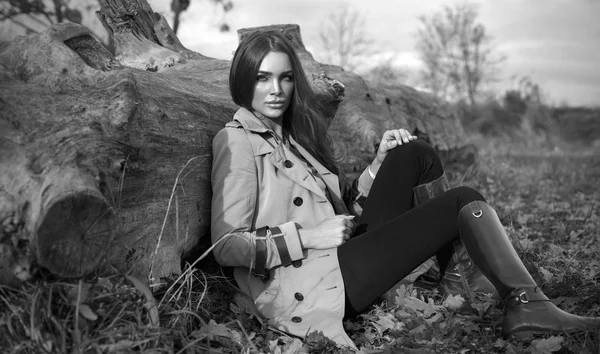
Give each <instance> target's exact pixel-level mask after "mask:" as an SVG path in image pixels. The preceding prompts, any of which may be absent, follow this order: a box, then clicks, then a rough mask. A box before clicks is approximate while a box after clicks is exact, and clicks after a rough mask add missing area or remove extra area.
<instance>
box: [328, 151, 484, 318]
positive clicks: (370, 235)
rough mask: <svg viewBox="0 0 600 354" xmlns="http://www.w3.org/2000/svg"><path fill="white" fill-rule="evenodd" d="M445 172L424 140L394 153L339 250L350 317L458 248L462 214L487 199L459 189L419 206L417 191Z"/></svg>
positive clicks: (462, 188) (379, 175)
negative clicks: (415, 198) (426, 264)
mask: <svg viewBox="0 0 600 354" xmlns="http://www.w3.org/2000/svg"><path fill="white" fill-rule="evenodd" d="M442 173H443V168H442V164H441V162H440V159H439V157H438V155H437V153H436V152H435V150H434V149H433V148H432V147H431V146H430V145H428V144H427V143H425V142H423V141H421V140H415V141H413V142H410V143H408V144H403V145H401V146H398V147H396V148H394V149H392V150H391V151H389V152H388V155H387V156H386V158H385V160H384V162H383V164H382V165H381V167H380V169H379V171H378V173H377V178H376V179H375V181H374V182H373V186H372V188H371V191H370V192H369V196H368V198H367V201H366V204H365V207H364V210H363V213H362V215H361V217H360V219H359V221H358V226H357V228H356V231H355V233H354V235H353V237H352V238H351V239H350V240H348V241H347V242H346V243H344V244H343V245H342V246H340V247H339V248H338V258H339V262H340V268H341V272H342V277H343V279H344V285H345V287H346V300H347V302H349V304H347V306H346V308H347V314H346V315H350V316H351V315H353V314H355V313H359V312H362V311H364V310H365V309H367V308H368V307H369V306H370V305H371V304H373V302H374V301H375V300H377V299H378V298H379V297H380V296H381V295H383V294H384V293H385V292H386V291H387V290H389V289H390V288H391V287H392V286H394V285H395V284H396V283H398V282H399V281H400V280H402V279H403V278H404V277H405V276H407V275H408V274H410V272H411V271H412V270H413V269H415V268H416V267H418V266H419V265H420V264H421V263H423V262H424V261H426V260H427V259H428V258H430V257H431V256H433V255H436V254H437V255H438V257H440V256H442V255H441V254H442V253H444V250H445V251H446V253H447V251H448V250H452V242H453V241H454V240H455V239H456V238H457V237H458V222H457V217H458V213H459V211H460V210H461V209H462V207H463V206H465V205H467V204H469V203H470V202H472V201H475V200H483V201H485V199H484V198H483V196H482V195H481V194H480V193H479V192H477V191H476V190H474V189H472V188H469V187H458V188H454V189H451V190H449V191H447V192H445V193H443V194H441V195H439V196H438V197H436V198H434V199H431V200H430V201H427V202H425V203H423V204H421V205H418V206H414V205H413V204H414V203H413V188H414V187H416V186H417V185H420V184H423V183H428V182H431V181H433V180H435V179H437V178H439V177H440V176H441V175H442Z"/></svg>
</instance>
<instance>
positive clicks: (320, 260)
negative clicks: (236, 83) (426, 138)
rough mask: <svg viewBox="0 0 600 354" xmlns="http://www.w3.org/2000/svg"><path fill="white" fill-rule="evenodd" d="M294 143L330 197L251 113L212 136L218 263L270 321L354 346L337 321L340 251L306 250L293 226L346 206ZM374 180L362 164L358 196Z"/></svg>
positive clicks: (330, 177)
mask: <svg viewBox="0 0 600 354" xmlns="http://www.w3.org/2000/svg"><path fill="white" fill-rule="evenodd" d="M291 144H293V145H294V146H295V147H296V148H297V150H298V151H299V152H300V154H301V155H302V156H303V157H304V158H305V159H306V160H307V161H308V162H309V163H310V164H311V165H312V166H313V167H314V168H315V169H316V170H317V171H318V172H319V174H320V175H321V176H322V178H323V180H324V182H325V184H326V185H327V188H328V190H329V194H330V198H331V202H329V200H328V199H327V196H326V194H325V193H324V191H323V190H322V189H320V188H319V186H318V184H317V182H316V181H315V180H314V178H313V177H312V175H311V174H310V173H309V171H308V170H307V169H306V168H305V166H304V165H303V164H302V162H301V161H300V160H299V159H298V158H297V157H296V156H295V155H294V154H293V153H292V152H291V151H290V150H288V148H287V147H286V146H285V145H283V144H279V143H278V142H277V139H276V138H275V136H274V134H273V132H272V131H271V130H269V129H268V128H266V127H265V125H263V124H262V122H261V121H260V120H259V119H258V118H256V117H255V116H254V115H253V114H252V113H251V112H250V111H248V110H246V109H244V108H241V109H240V110H238V112H237V113H236V114H235V116H234V120H233V121H232V122H230V123H228V124H227V125H226V127H225V128H224V129H222V130H221V131H220V132H219V133H218V134H217V135H216V136H215V138H214V140H213V168H212V178H211V182H212V190H213V199H212V210H211V212H212V225H211V228H212V229H211V233H212V242H213V243H218V244H217V245H216V247H215V248H214V255H215V257H216V259H217V261H218V262H219V263H220V264H221V265H224V266H233V267H236V268H235V271H234V275H235V278H236V281H237V283H238V285H239V287H240V288H241V289H242V290H243V291H245V292H247V293H248V295H250V296H251V298H252V299H253V300H254V302H255V304H256V306H257V309H258V311H259V312H260V313H261V315H263V316H264V317H265V318H266V319H267V320H268V322H269V324H271V325H273V326H275V327H276V328H278V329H280V330H282V331H285V332H288V333H291V334H294V335H297V336H301V337H303V336H305V335H306V334H308V333H310V332H312V331H316V330H319V331H323V332H324V334H325V335H327V336H328V337H329V338H331V339H332V340H334V341H335V342H337V343H339V344H341V345H346V346H351V347H354V348H355V346H354V343H352V341H351V340H350V338H349V337H348V335H347V334H346V333H345V332H344V329H343V326H342V317H343V316H344V305H345V298H344V283H343V281H342V275H341V272H340V267H339V263H338V257H337V250H336V249H335V248H332V249H326V250H315V249H303V248H302V244H301V241H300V238H299V236H298V228H310V227H313V226H316V225H317V224H318V223H320V222H321V221H322V220H324V219H325V218H327V217H331V216H334V215H336V214H347V213H348V209H347V208H346V205H344V202H343V201H342V198H341V195H340V189H339V181H338V178H337V176H336V175H334V174H333V173H331V172H330V171H328V170H327V169H326V168H325V167H323V165H321V164H320V163H319V162H317V160H315V159H314V158H313V157H312V156H311V155H310V154H309V153H308V152H307V151H306V150H305V149H303V148H302V147H301V146H299V145H298V144H296V142H295V141H293V140H291ZM372 182H373V179H372V178H371V177H370V176H369V174H368V172H367V171H366V170H365V171H364V172H363V174H362V175H361V176H360V177H359V183H358V189H359V193H360V195H365V196H366V195H367V194H368V192H369V189H370V187H371V184H372ZM266 227H268V228H266ZM263 268H264V269H266V271H264V272H263V271H262V269H263ZM257 270H260V271H259V272H258V274H257ZM255 274H257V275H258V276H256V275H255ZM261 275H262V278H261ZM264 275H267V276H268V278H267V277H266V276H264Z"/></svg>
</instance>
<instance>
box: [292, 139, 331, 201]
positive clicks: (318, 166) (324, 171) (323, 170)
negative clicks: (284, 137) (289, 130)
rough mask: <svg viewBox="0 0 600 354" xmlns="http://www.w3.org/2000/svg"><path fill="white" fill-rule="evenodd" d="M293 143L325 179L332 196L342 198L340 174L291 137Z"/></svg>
mask: <svg viewBox="0 0 600 354" xmlns="http://www.w3.org/2000/svg"><path fill="white" fill-rule="evenodd" d="M290 140H291V142H292V144H293V145H294V146H295V147H296V149H297V150H298V152H299V153H300V154H301V155H302V156H303V157H304V158H305V159H306V161H308V163H310V164H311V165H312V166H313V167H314V168H315V169H316V170H317V172H319V174H320V175H321V177H322V178H323V181H325V184H326V185H327V188H328V189H329V191H330V194H332V197H333V196H335V197H336V198H337V199H338V200H341V199H342V197H341V194H342V193H341V192H340V181H339V178H338V176H336V175H335V174H333V173H332V172H331V171H329V170H328V169H327V168H325V166H323V165H321V163H320V162H319V161H317V159H315V158H314V157H313V156H312V155H311V154H309V153H308V151H306V150H305V149H304V148H303V147H302V146H300V144H298V143H297V142H296V141H295V140H294V139H292V138H290Z"/></svg>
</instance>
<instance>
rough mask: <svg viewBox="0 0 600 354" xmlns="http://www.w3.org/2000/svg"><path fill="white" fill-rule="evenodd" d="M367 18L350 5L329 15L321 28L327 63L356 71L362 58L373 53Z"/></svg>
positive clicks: (320, 33) (321, 38) (320, 34)
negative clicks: (368, 34)
mask: <svg viewBox="0 0 600 354" xmlns="http://www.w3.org/2000/svg"><path fill="white" fill-rule="evenodd" d="M366 33H367V31H366V29H365V17H364V16H363V15H362V14H361V13H360V12H358V11H357V10H356V9H353V8H351V7H349V6H348V5H344V6H342V8H341V9H340V10H339V11H336V12H332V13H330V14H329V15H328V17H327V19H326V20H325V23H324V24H323V25H322V26H321V29H320V31H319V37H320V41H321V46H322V47H323V50H324V54H325V57H324V58H323V59H324V61H325V62H327V63H329V64H335V65H338V66H341V67H342V68H344V69H346V70H354V69H356V67H357V65H358V64H360V61H361V57H363V56H365V54H368V53H370V52H372V43H373V42H372V41H371V40H370V38H368V36H367V34H366Z"/></svg>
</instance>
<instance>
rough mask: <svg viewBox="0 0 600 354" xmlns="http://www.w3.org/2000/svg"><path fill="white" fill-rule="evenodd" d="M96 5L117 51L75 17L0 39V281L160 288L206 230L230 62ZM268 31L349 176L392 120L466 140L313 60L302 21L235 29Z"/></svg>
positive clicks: (140, 11) (411, 98)
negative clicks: (276, 33)
mask: <svg viewBox="0 0 600 354" xmlns="http://www.w3.org/2000/svg"><path fill="white" fill-rule="evenodd" d="M100 3H101V11H100V13H99V17H100V18H101V20H102V22H103V23H104V25H105V26H106V27H107V29H108V30H109V33H111V35H112V37H113V38H114V40H115V46H116V56H113V55H112V54H111V53H110V52H108V50H106V49H105V48H104V47H103V46H102V45H101V44H100V43H98V42H97V41H96V40H95V39H94V38H93V36H92V35H91V34H90V33H89V32H88V31H87V30H86V29H85V28H84V27H82V26H79V25H76V24H72V23H63V24H58V25H55V26H52V27H50V28H49V29H48V30H46V31H45V32H43V33H41V34H39V35H31V36H28V37H19V38H18V39H16V40H14V41H12V42H10V43H3V44H1V45H0V63H2V64H1V65H0V78H1V80H0V109H1V111H2V115H1V117H0V226H1V229H0V283H5V284H18V283H19V282H20V281H23V280H27V279H28V278H29V277H30V276H31V269H30V266H31V265H32V264H37V265H39V266H40V267H43V268H46V269H48V270H49V271H50V272H52V273H54V274H57V275H59V276H63V277H80V276H83V275H85V274H87V273H89V272H91V271H106V270H109V271H120V272H131V273H132V274H133V275H136V276H138V277H140V278H146V277H148V278H149V279H150V280H151V281H153V282H156V281H158V280H159V279H160V277H163V276H169V275H171V274H173V273H179V272H181V267H182V264H181V263H182V260H183V259H186V260H193V259H194V257H195V256H197V254H198V245H199V242H200V240H201V239H203V238H205V237H207V234H208V232H209V223H210V200H211V194H210V170H211V165H210V162H211V155H210V151H211V141H212V138H213V136H214V135H215V134H216V132H217V131H218V130H219V129H221V128H222V127H223V126H224V124H225V123H226V122H228V121H229V120H231V118H232V117H233V114H234V113H235V111H236V110H237V107H236V106H235V105H234V104H233V103H232V101H231V98H230V95H229V89H228V75H229V67H230V62H229V61H226V60H218V59H213V58H209V57H206V56H204V55H201V54H199V53H195V52H193V51H190V50H189V49H187V48H185V47H184V46H183V45H182V44H181V43H180V42H179V40H178V39H177V37H176V36H175V35H174V34H173V33H172V31H171V29H170V28H169V26H168V25H167V23H166V21H165V19H164V18H163V17H162V16H160V15H159V14H156V13H154V12H153V11H152V9H151V8H150V7H149V5H148V4H147V3H146V1H144V0H127V1H112V0H111V1H108V0H101V1H100ZM265 29H274V30H280V31H283V32H284V33H286V35H288V36H290V37H291V39H292V41H293V42H294V43H295V45H296V48H297V50H298V51H299V53H300V57H301V59H302V63H303V65H304V67H305V69H306V70H307V73H308V77H309V80H310V81H311V84H312V86H313V89H314V90H315V91H316V93H317V96H318V99H319V100H320V101H321V102H322V103H323V107H324V108H325V114H326V116H327V119H328V120H329V122H330V125H329V126H330V131H331V134H332V136H333V138H334V140H335V145H336V148H337V149H338V152H339V153H340V155H342V156H343V167H344V170H345V171H347V172H349V173H353V171H359V170H360V169H362V168H364V166H366V163H367V162H368V161H369V160H370V159H372V157H373V156H374V151H375V150H374V149H375V145H376V144H377V143H378V142H379V138H380V137H381V134H382V133H383V131H384V130H385V129H389V128H392V127H407V128H409V129H411V130H413V131H415V132H417V133H419V134H420V133H427V134H428V135H429V139H430V141H431V142H432V143H433V144H434V145H435V146H436V147H437V148H438V149H440V150H450V149H452V148H455V147H460V142H461V137H462V135H463V131H462V129H461V128H460V125H459V124H458V121H457V120H456V118H455V117H452V116H448V115H446V114H444V112H442V111H441V110H440V109H439V108H438V107H436V106H435V105H432V102H433V101H430V100H429V98H428V96H426V95H424V94H422V93H419V92H417V91H415V90H413V89H411V88H408V87H399V88H397V89H396V90H395V91H389V90H380V89H376V88H373V87H370V86H369V85H367V84H366V83H365V82H364V81H363V80H362V79H361V78H360V77H359V76H357V75H356V74H354V73H351V72H347V71H343V70H342V69H341V68H339V67H336V66H331V65H324V64H320V63H317V62H316V61H314V59H313V58H312V56H311V55H310V53H308V52H307V51H306V50H305V48H304V45H303V44H302V39H301V36H300V30H299V28H298V26H295V25H281V26H273V27H268V28H262V27H261V28H255V29H246V30H241V31H240V32H239V33H240V37H243V36H244V35H245V34H247V33H248V32H249V31H256V30H265ZM208 239H210V238H209V237H208Z"/></svg>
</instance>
